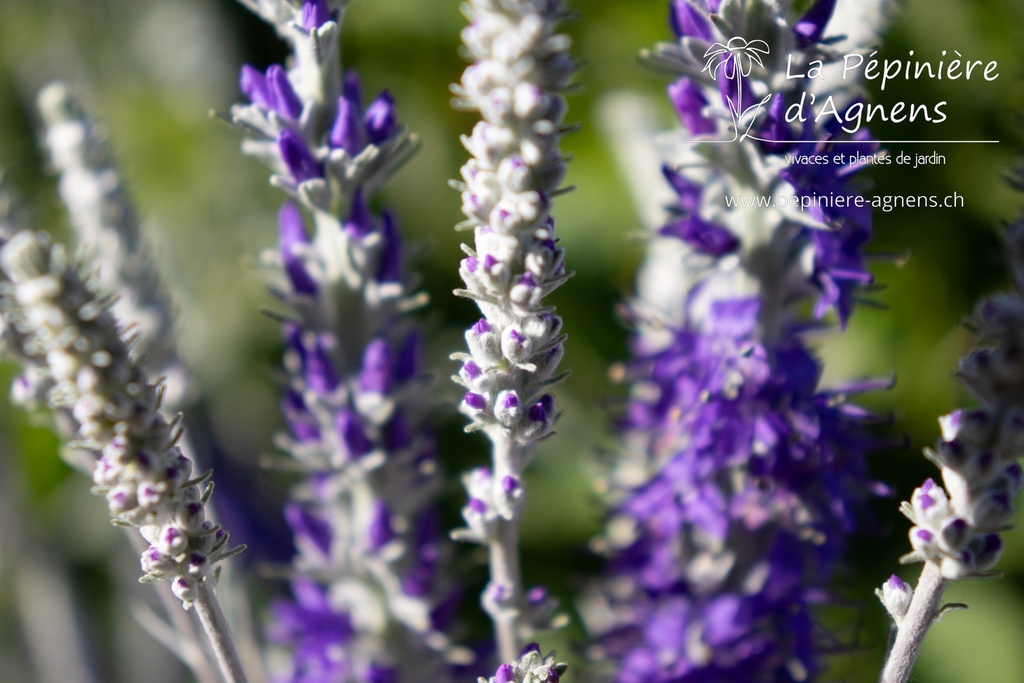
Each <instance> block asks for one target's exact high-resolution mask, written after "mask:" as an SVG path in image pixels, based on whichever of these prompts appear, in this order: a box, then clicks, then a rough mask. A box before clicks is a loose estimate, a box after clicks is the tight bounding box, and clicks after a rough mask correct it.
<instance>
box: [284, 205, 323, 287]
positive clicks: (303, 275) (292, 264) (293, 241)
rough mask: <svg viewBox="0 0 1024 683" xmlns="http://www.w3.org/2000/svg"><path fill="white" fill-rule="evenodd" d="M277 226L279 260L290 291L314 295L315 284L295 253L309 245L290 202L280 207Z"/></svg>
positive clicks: (304, 231) (302, 226) (299, 218)
mask: <svg viewBox="0 0 1024 683" xmlns="http://www.w3.org/2000/svg"><path fill="white" fill-rule="evenodd" d="M277 226H278V234H279V235H280V242H281V260H282V261H283V263H284V269H285V272H286V273H287V274H288V280H289V281H290V282H291V284H292V289H294V290H295V291H296V292H297V293H299V294H310V295H315V294H316V290H317V283H316V281H315V280H314V279H313V278H312V276H310V274H309V271H307V270H306V264H305V262H304V261H303V260H302V258H301V257H300V256H299V255H298V254H297V253H296V252H297V251H298V250H299V249H300V248H301V247H303V246H305V245H307V244H309V236H308V235H307V234H306V227H305V225H304V224H303V222H302V214H301V213H299V209H298V207H296V206H295V205H294V204H292V203H291V202H288V203H286V204H285V205H284V206H282V207H281V211H280V212H278V214H277Z"/></svg>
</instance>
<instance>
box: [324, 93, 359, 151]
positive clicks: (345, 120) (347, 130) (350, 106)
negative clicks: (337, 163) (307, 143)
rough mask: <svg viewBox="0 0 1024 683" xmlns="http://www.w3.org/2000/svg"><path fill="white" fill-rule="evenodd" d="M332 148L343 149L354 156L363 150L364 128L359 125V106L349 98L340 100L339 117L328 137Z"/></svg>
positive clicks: (336, 118)
mask: <svg viewBox="0 0 1024 683" xmlns="http://www.w3.org/2000/svg"><path fill="white" fill-rule="evenodd" d="M327 139H328V141H329V142H330V144H331V147H334V148H336V149H339V148H340V149H343V150H345V151H346V152H348V153H349V154H351V155H352V156H355V155H357V154H359V151H360V150H361V149H362V126H361V124H360V123H359V105H358V104H356V103H353V102H352V101H351V100H349V99H348V98H347V97H339V98H338V115H337V116H336V117H335V119H334V125H332V126H331V132H330V135H329V136H328V138H327Z"/></svg>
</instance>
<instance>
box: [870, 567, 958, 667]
mask: <svg viewBox="0 0 1024 683" xmlns="http://www.w3.org/2000/svg"><path fill="white" fill-rule="evenodd" d="M947 583H949V581H947V580H946V579H944V578H942V573H941V571H940V570H939V566H938V565H937V564H935V563H934V562H926V563H925V565H924V570H923V571H922V572H921V578H920V579H918V581H917V587H916V588H915V589H914V598H913V599H912V600H911V602H910V610H909V611H908V612H907V615H906V616H905V617H903V620H902V621H901V622H900V626H899V631H898V632H897V634H896V642H895V643H893V646H892V650H891V651H890V652H889V658H888V659H887V660H886V662H885V670H884V671H883V672H882V680H881V683H907V680H909V678H910V672H911V670H912V669H913V668H914V662H915V661H916V660H917V654H918V652H920V651H921V644H922V643H923V642H924V637H925V635H926V634H927V633H928V629H929V628H931V625H932V622H933V621H934V620H935V615H936V614H937V613H938V610H939V602H940V601H941V599H942V592H943V591H944V590H945V589H946V584H947Z"/></svg>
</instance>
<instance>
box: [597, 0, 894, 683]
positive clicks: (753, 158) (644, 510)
mask: <svg viewBox="0 0 1024 683" xmlns="http://www.w3.org/2000/svg"><path fill="white" fill-rule="evenodd" d="M819 4H821V3H819ZM825 4H828V3H825ZM670 7H671V15H670V16H671V20H672V26H673V28H674V30H675V33H676V37H677V41H676V42H675V43H672V44H663V45H659V46H658V47H657V48H656V50H655V51H654V52H652V53H651V54H649V55H648V57H649V59H651V60H652V61H653V62H655V63H656V64H658V65H659V66H663V67H668V68H671V69H673V70H675V71H677V72H679V73H681V74H682V77H681V78H680V79H679V80H677V81H676V82H675V83H673V84H672V85H671V86H670V87H669V95H670V97H671V99H672V101H673V104H674V105H675V107H676V109H677V111H678V113H679V116H680V119H681V121H682V122H683V124H684V128H685V130H684V131H683V133H682V135H681V136H680V137H683V138H685V141H684V142H682V143H678V144H676V145H675V147H674V149H675V150H676V151H677V153H678V154H679V155H680V157H682V158H680V159H679V161H680V162H682V164H681V165H680V166H678V167H677V166H672V165H666V166H665V168H664V175H665V178H666V179H667V180H668V182H669V183H670V184H671V186H672V188H673V189H674V190H675V193H676V195H677V197H678V204H677V206H675V207H673V217H672V219H671V220H670V222H669V223H667V224H666V225H665V226H663V227H662V228H661V229H660V230H659V237H660V238H662V239H671V240H679V241H681V242H682V243H684V244H686V245H687V247H688V252H687V253H686V255H685V257H684V259H683V260H682V262H681V263H679V264H678V266H679V267H681V268H685V269H687V270H688V271H689V276H688V278H687V281H688V282H689V283H690V285H689V290H688V292H687V294H686V296H685V297H684V298H683V299H682V303H681V305H682V311H680V312H679V313H678V314H675V315H674V316H673V318H672V319H673V320H678V321H679V322H678V324H676V325H673V326H672V327H671V328H670V329H669V330H668V333H667V334H666V335H662V336H661V337H658V336H653V335H645V336H640V337H638V338H637V340H636V346H635V353H636V356H635V359H634V360H633V361H632V363H631V364H629V365H628V366H627V370H626V376H627V377H628V378H630V379H632V380H633V382H634V389H633V394H632V399H631V402H630V405H629V408H628V412H627V414H626V415H625V417H624V420H623V427H624V429H625V433H626V439H627V444H628V453H627V454H626V456H625V458H624V459H623V462H622V463H621V464H620V465H619V466H618V468H617V472H616V476H615V482H616V483H617V485H618V489H617V490H618V495H619V498H618V500H617V502H616V504H615V508H614V511H613V514H612V520H611V521H610V525H609V533H608V537H607V539H606V541H607V544H608V547H609V553H610V560H611V564H610V577H609V580H608V582H607V584H606V588H607V595H608V606H609V607H610V614H611V618H610V619H608V620H607V622H606V623H605V624H604V625H603V627H602V630H603V631H604V636H603V638H602V640H601V644H600V647H599V648H598V654H599V655H600V656H602V657H603V658H604V659H606V660H608V661H610V662H611V663H612V668H613V669H614V674H613V675H614V677H615V680H617V681H618V682H619V683H641V682H643V683H651V682H655V681H664V682H665V683H668V682H669V681H672V682H673V683H681V682H690V681H693V682H697V681H716V682H718V681H737V682H739V681H742V682H744V683H752V682H757V681H764V682H766V683H767V682H772V683H775V682H777V681H802V680H806V679H808V678H809V677H812V676H813V675H814V674H815V673H816V672H818V671H819V669H820V666H821V665H820V662H819V652H818V647H817V645H818V643H817V638H816V635H815V634H816V625H815V623H814V619H813V615H812V605H813V604H814V603H816V602H817V601H819V600H820V599H821V597H822V595H824V592H823V588H824V587H825V582H826V581H827V579H828V577H829V574H830V572H831V570H832V569H833V568H834V567H835V566H836V564H837V561H838V560H839V559H840V558H841V556H842V552H843V550H844V548H845V545H846V543H845V538H846V536H847V535H848V534H849V533H850V532H851V530H852V529H853V527H854V523H855V519H856V517H855V512H856V510H857V507H858V504H859V503H860V501H861V500H862V499H863V498H864V497H865V496H866V495H867V494H868V493H869V491H870V489H871V487H870V485H869V482H868V481H867V479H866V472H865V458H864V456H865V454H866V451H867V450H868V449H869V447H870V446H871V445H872V444H873V440H872V439H871V438H869V437H868V436H867V435H866V433H865V432H864V427H865V423H866V422H868V421H869V420H870V419H871V416H869V415H867V414H866V413H865V412H864V411H862V410H860V409H858V408H857V407H855V406H852V405H850V404H848V403H847V402H846V400H845V397H846V396H848V395H849V394H851V393H855V392H856V391H860V390H865V389H869V388H874V387H876V386H879V384H878V383H872V382H864V383H860V384H857V385H851V386H848V387H844V388H843V389H842V390H839V391H823V390H821V389H819V388H818V383H819V380H820V376H821V368H820V365H819V363H818V361H817V359H816V358H815V357H814V355H813V354H812V353H811V351H810V350H809V349H808V348H807V346H806V344H805V342H804V340H803V338H802V333H803V332H804V331H805V330H807V329H809V328H814V327H820V326H821V325H822V324H823V323H820V322H816V321H807V320H804V319H802V318H801V316H800V311H801V307H800V304H801V302H804V301H806V300H807V299H808V298H813V299H816V300H817V305H816V307H815V310H814V312H815V314H816V316H819V317H820V316H823V315H825V314H826V313H827V312H828V311H830V310H834V311H835V312H836V314H837V317H838V318H839V322H840V323H841V324H845V322H846V321H847V319H848V318H849V315H850V314H851V312H852V302H853V296H854V294H855V293H856V292H857V291H858V288H859V287H861V286H862V285H865V284H868V283H869V282H870V279H871V278H870V275H869V274H868V273H867V271H866V268H865V265H864V256H863V254H862V252H861V248H862V246H863V244H864V242H865V241H866V240H867V238H868V236H869V235H870V229H871V223H870V212H869V211H861V210H849V209H846V208H842V207H845V206H849V203H848V202H834V203H833V204H832V205H828V206H823V207H820V208H818V209H816V210H815V211H811V212H808V213H806V214H804V213H801V212H800V211H783V212H780V211H776V210H774V209H764V208H761V209H757V208H756V207H754V208H746V209H741V208H732V209H730V208H727V207H726V206H725V205H724V203H723V199H722V198H723V196H730V195H732V196H741V195H748V196H749V195H751V194H756V195H762V196H767V197H773V196H775V195H778V194H786V195H797V196H801V195H804V194H810V193H812V192H816V193H817V194H818V195H826V196H842V197H844V198H849V197H853V196H855V195H856V194H857V193H858V189H857V188H856V186H855V185H854V183H853V180H852V176H853V174H854V172H855V171H856V170H857V166H856V165H836V164H831V163H830V164H825V165H823V166H817V167H810V166H806V167H804V166H797V165H794V164H791V163H789V162H788V161H787V160H786V159H785V157H784V153H785V152H786V151H793V150H798V149H799V150H810V149H813V148H817V147H819V146H824V145H826V144H827V143H828V141H829V140H830V139H833V138H834V137H836V136H837V135H839V134H840V132H839V131H838V130H837V128H838V126H834V125H831V124H829V125H826V126H824V127H820V128H819V127H815V126H814V125H813V123H811V124H809V125H806V126H804V127H802V128H797V127H794V128H793V129H792V130H791V129H789V127H788V124H786V122H785V121H784V120H782V115H781V113H780V112H781V111H782V109H783V108H784V107H786V106H788V105H789V104H790V103H792V102H793V101H796V100H798V99H799V97H800V95H801V93H802V92H804V91H805V89H806V88H807V87H808V84H807V83H806V82H805V81H789V80H787V79H785V78H784V77H783V75H782V74H783V71H782V70H783V69H784V68H785V67H784V64H785V60H786V56H787V55H788V54H789V53H792V54H793V55H794V59H795V60H797V61H798V62H799V61H801V60H804V59H809V58H811V55H815V56H822V57H823V58H827V57H828V49H827V47H826V46H824V45H822V44H819V43H816V42H807V41H805V40H804V39H803V38H799V39H798V36H797V34H796V33H795V32H794V24H793V23H792V18H791V17H790V14H789V12H788V11H787V8H786V7H785V6H783V7H779V6H777V5H775V4H773V3H768V2H763V1H762V0H749V1H747V2H732V3H725V2H723V3H721V4H720V3H719V2H705V1H704V0H692V1H690V0H675V1H674V2H672V3H671V5H670ZM726 10H728V11H726ZM814 11H815V10H813V9H812V13H813V12H814ZM806 16H811V15H810V14H808V15H805V19H806ZM815 16H816V15H815ZM827 19H828V16H827V14H826V15H825V16H824V17H821V18H819V19H816V21H820V22H822V25H824V22H825V21H827ZM736 37H740V40H735V38H736ZM760 41H763V43H764V48H763V49H762V47H761V42H760ZM716 44H717V45H720V46H722V47H725V48H726V52H719V53H718V54H715V50H716V49H718V48H716V47H715V45H716ZM730 45H734V46H735V47H736V49H737V50H741V48H742V47H743V46H744V45H746V46H750V45H753V46H755V47H756V48H758V49H757V51H756V52H754V53H752V54H753V55H754V56H758V57H759V59H757V60H755V59H753V58H752V57H750V56H749V55H748V57H750V58H749V59H748V60H747V61H743V62H740V61H739V57H738V56H737V55H736V54H733V53H732V51H731V48H729V47H728V46H730ZM726 53H728V54H726ZM741 53H742V51H741ZM708 54H710V56H712V57H714V58H723V61H724V60H729V59H734V60H735V62H736V63H735V64H734V65H732V66H731V67H730V66H729V65H725V66H723V65H722V64H719V67H721V68H722V73H721V74H720V76H719V77H717V78H715V77H714V72H712V73H710V74H709V73H708V71H707V70H705V65H706V58H705V55H708ZM742 54H744V55H746V53H742ZM744 59H746V57H744ZM762 62H763V66H764V68H761V66H762ZM744 92H745V93H746V94H744V95H742V101H745V102H755V103H757V102H761V103H762V105H764V104H767V103H769V102H770V105H768V106H756V107H755V106H752V108H751V111H749V112H746V116H748V117H749V118H747V119H742V120H741V119H740V118H738V117H737V116H735V113H736V112H734V111H732V104H733V103H734V102H736V101H739V100H740V98H739V97H737V94H738V93H744ZM839 96H841V93H840V95H839ZM723 109H724V110H725V111H723ZM726 112H729V113H726ZM740 113H741V114H742V113H743V112H740ZM740 123H742V125H743V126H746V130H747V132H748V133H750V134H749V135H747V134H745V135H743V136H742V137H741V136H737V137H736V139H735V140H733V141H726V139H725V138H724V136H723V133H725V132H727V131H728V128H729V127H730V126H733V127H735V126H738V125H740ZM737 132H740V133H742V132H743V129H738V131H737ZM854 137H855V138H856V139H857V140H858V141H857V142H856V143H855V144H851V145H849V148H851V150H852V149H857V150H867V149H873V148H874V143H872V142H870V140H869V138H868V137H867V135H866V133H864V134H860V135H859V136H854ZM830 161H831V160H830ZM650 295H651V293H648V292H641V296H640V302H639V306H638V309H637V310H644V309H646V310H659V309H661V308H662V307H661V306H659V305H658V302H657V301H656V300H655V301H648V300H646V297H647V296H650ZM654 295H656V293H655V294H654ZM638 322H639V323H641V324H644V323H645V322H647V321H644V320H642V319H640V320H638ZM654 322H658V323H660V322H661V321H654Z"/></svg>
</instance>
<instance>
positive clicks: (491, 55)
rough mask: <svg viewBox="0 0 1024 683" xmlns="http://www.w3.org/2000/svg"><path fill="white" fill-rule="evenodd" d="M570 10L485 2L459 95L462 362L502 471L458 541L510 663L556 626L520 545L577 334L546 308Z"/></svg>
mask: <svg viewBox="0 0 1024 683" xmlns="http://www.w3.org/2000/svg"><path fill="white" fill-rule="evenodd" d="M563 13H564V10H563V9H562V4H561V2H560V1H559V0H525V1H522V0H521V1H518V2H517V1H514V0H472V1H471V2H469V3H468V4H467V5H466V15H467V17H468V18H469V20H470V23H469V26H467V27H466V28H464V29H463V31H462V39H463V43H464V45H465V47H466V51H467V53H468V54H469V56H470V57H471V58H472V59H473V61H474V63H473V64H472V65H471V66H469V67H468V68H467V69H466V70H465V72H464V73H463V75H462V81H461V83H460V84H458V85H456V86H453V91H454V92H455V94H456V99H455V102H454V104H455V105H456V106H457V107H459V108H463V109H471V110H475V111H479V113H480V116H481V118H482V121H480V122H479V123H477V124H476V126H475V127H474V129H473V133H472V135H470V136H469V137H467V138H465V139H464V144H465V146H466V148H467V149H468V150H469V152H470V153H471V154H472V155H473V156H472V158H471V159H470V160H469V161H467V162H466V164H465V165H464V166H463V167H462V182H460V183H456V186H457V187H458V189H460V190H461V192H462V210H463V213H465V215H466V220H465V221H464V222H463V223H462V224H461V225H460V227H461V228H463V229H467V230H469V229H472V230H473V236H474V240H475V244H474V247H473V248H470V247H468V246H463V250H464V251H465V252H466V258H465V259H463V261H462V265H461V268H460V269H459V274H460V275H461V276H462V279H463V281H464V282H465V283H466V288H465V289H464V290H459V291H457V292H456V293H457V294H460V295H462V296H467V297H470V298H472V299H474V300H475V301H476V302H477V304H478V306H479V307H480V311H481V313H482V314H483V317H482V318H481V319H480V320H479V321H478V322H476V323H475V324H474V325H473V326H472V327H470V329H469V330H467V331H466V342H467V344H468V346H469V353H468V354H456V355H455V356H453V357H454V358H456V359H458V360H460V361H461V362H462V369H461V370H460V372H459V374H458V376H457V378H456V381H458V382H459V383H460V384H462V385H463V386H464V387H465V388H466V390H467V391H466V394H465V398H464V399H463V401H462V405H461V409H462V411H463V412H464V413H466V415H468V416H469V417H470V419H471V420H472V423H471V424H470V426H469V427H468V428H467V431H475V430H482V431H483V432H485V433H486V434H487V435H488V437H490V439H491V441H492V443H493V446H494V451H493V454H494V457H493V463H492V467H491V468H490V469H485V468H481V469H478V470H475V471H474V472H472V473H470V474H469V475H468V476H467V477H466V488H467V491H468V493H469V502H468V503H467V504H466V506H465V507H464V509H463V517H464V518H465V520H466V524H467V527H466V528H465V529H460V530H458V531H457V532H456V533H455V537H456V538H459V539H462V540H470V541H475V542H477V543H481V544H483V545H486V546H487V547H488V549H489V553H490V571H491V577H490V579H491V580H490V583H489V584H488V586H487V588H486V590H485V593H484V597H483V603H484V608H485V609H486V611H487V612H488V613H489V614H490V616H491V618H492V619H493V621H494V623H495V628H496V631H497V640H498V645H499V651H500V655H501V658H502V659H503V660H504V661H509V660H511V659H512V658H513V657H514V656H515V653H516V652H518V650H519V646H520V643H521V639H522V638H523V637H525V636H526V634H527V633H529V632H531V631H532V630H533V629H534V628H537V627H542V626H548V625H549V623H550V617H551V614H552V612H553V610H554V608H555V604H554V601H553V600H551V599H549V598H547V597H546V593H544V592H543V591H534V592H533V593H532V594H531V593H528V592H527V591H525V590H524V589H523V586H522V578H521V576H520V567H519V558H518V550H517V544H518V538H517V536H518V525H519V521H520V519H521V517H522V510H523V502H524V499H525V492H524V490H523V479H522V476H523V470H524V469H525V467H526V466H527V464H528V463H529V461H530V459H531V458H532V457H533V455H534V452H535V446H536V444H537V442H538V441H540V440H541V439H543V438H545V437H547V436H549V435H550V434H551V433H552V429H553V427H554V424H555V421H556V420H557V419H558V416H559V411H558V408H557V406H556V404H555V402H554V399H553V397H552V395H551V394H550V393H549V389H550V387H551V385H552V384H553V383H555V382H557V381H558V380H559V379H560V378H559V377H558V376H556V375H555V370H556V369H557V367H558V363H559V361H560V360H561V357H562V353H563V351H562V343H563V340H564V335H562V334H561V327H562V321H561V319H560V318H559V317H558V316H557V315H556V314H555V312H554V309H553V308H552V307H551V306H550V305H547V304H546V303H545V302H544V298H545V297H546V296H547V295H548V294H550V293H551V292H552V291H553V290H554V289H555V288H556V287H558V286H559V285H561V284H562V283H563V282H564V281H565V280H566V279H567V278H568V277H569V273H567V272H566V270H565V264H564V255H563V250H562V248H561V247H560V246H559V244H558V238H557V237H556V236H555V224H554V220H553V218H552V217H551V215H550V213H549V210H550V206H551V200H552V198H553V197H554V195H555V194H556V193H557V192H558V189H559V185H560V183H561V182H562V179H563V177H564V175H565V160H564V158H563V157H562V154H561V151H560V150H559V141H560V138H561V134H562V121H563V117H564V115H565V100H564V99H563V97H562V94H561V93H562V91H563V90H564V89H565V87H566V85H567V84H568V81H569V78H570V76H571V74H572V72H573V62H572V60H571V59H570V58H569V56H568V53H567V49H568V46H569V40H568V38H567V37H566V36H564V35H561V34H558V33H555V25H556V23H557V21H558V20H559V19H560V18H561V17H562V15H563ZM531 595H534V596H539V599H536V600H535V599H531Z"/></svg>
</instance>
